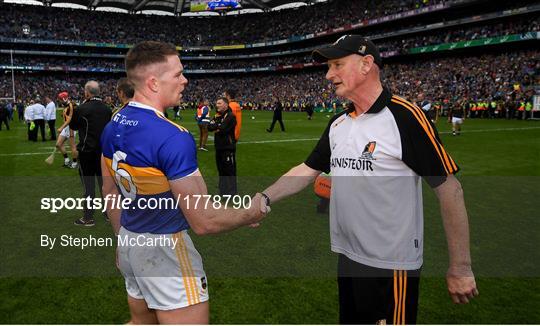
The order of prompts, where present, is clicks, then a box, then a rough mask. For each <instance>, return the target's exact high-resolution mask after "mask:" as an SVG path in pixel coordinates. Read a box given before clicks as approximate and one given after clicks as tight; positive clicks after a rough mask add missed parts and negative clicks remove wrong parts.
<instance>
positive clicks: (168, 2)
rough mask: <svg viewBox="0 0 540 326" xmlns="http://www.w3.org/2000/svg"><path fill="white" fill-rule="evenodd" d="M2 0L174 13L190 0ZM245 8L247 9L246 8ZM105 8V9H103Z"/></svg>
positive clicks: (253, 5) (264, 4) (279, 2)
mask: <svg viewBox="0 0 540 326" xmlns="http://www.w3.org/2000/svg"><path fill="white" fill-rule="evenodd" d="M240 1H241V4H242V9H243V10H242V11H240V12H239V13H242V12H256V11H269V10H272V9H274V8H281V7H288V5H292V6H295V5H296V6H299V5H306V4H313V3H317V2H326V1H327V0H301V1H299V0H296V1H294V0H240ZM4 2H6V3H7V2H16V3H29V4H32V3H33V4H38V3H39V4H43V5H53V6H55V7H63V6H64V5H65V6H66V7H71V6H73V7H85V8H91V9H98V10H102V9H105V8H113V9H120V10H122V11H127V12H132V13H138V12H142V13H146V12H152V11H161V12H166V13H170V14H175V15H181V14H182V13H189V12H190V5H191V0H30V1H28V0H12V1H10V0H5V1H4ZM246 9H247V10H246ZM105 10H106V9H105Z"/></svg>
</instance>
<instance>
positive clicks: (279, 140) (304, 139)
mask: <svg viewBox="0 0 540 326" xmlns="http://www.w3.org/2000/svg"><path fill="white" fill-rule="evenodd" d="M536 129H540V126H539V127H524V128H495V129H472V130H462V131H461V133H475V132H492V131H515V130H536ZM451 133H452V132H451V131H443V132H439V134H451ZM315 140H319V138H294V139H273V140H253V141H241V142H239V143H238V145H248V144H267V143H292V142H301V141H315ZM208 145H209V146H213V145H214V144H208ZM51 148H52V147H51ZM50 154H51V152H39V153H8V154H0V157H2V156H27V155H50Z"/></svg>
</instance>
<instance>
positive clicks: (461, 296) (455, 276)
mask: <svg viewBox="0 0 540 326" xmlns="http://www.w3.org/2000/svg"><path fill="white" fill-rule="evenodd" d="M446 283H447V285H448V293H449V294H450V297H451V298H452V301H453V302H454V303H456V304H463V303H469V300H471V299H472V298H474V297H476V296H478V294H479V292H478V289H477V288H476V281H475V279H474V274H473V272H472V270H471V269H470V268H468V269H466V270H461V271H456V270H454V269H452V268H449V269H448V273H447V274H446Z"/></svg>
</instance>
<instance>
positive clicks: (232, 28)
mask: <svg viewBox="0 0 540 326" xmlns="http://www.w3.org/2000/svg"><path fill="white" fill-rule="evenodd" d="M486 3H487V2H486V1H481V0H480V1H479V0H462V1H405V0H401V1H398V0H395V1H385V2H384V5H381V3H380V2H375V1H367V0H366V1H353V0H345V1H329V2H327V3H321V4H315V5H310V6H304V7H301V8H297V9H287V10H281V11H275V12H273V11H271V12H265V13H257V14H246V15H236V16H234V19H231V17H230V16H220V17H210V18H192V17H172V16H170V17H163V16H153V15H135V14H121V13H110V12H97V11H89V10H76V9H66V8H56V7H54V8H53V7H36V6H24V5H14V4H6V3H4V4H0V10H1V11H2V13H3V14H2V16H0V71H3V72H4V74H2V75H1V77H0V81H1V84H0V97H6V98H7V97H12V96H13V94H12V85H11V75H10V71H11V68H12V63H13V68H15V72H16V73H15V89H16V97H17V99H16V101H23V102H28V101H29V100H31V99H32V98H34V97H36V96H43V95H46V94H54V93H57V92H59V91H63V90H67V91H69V92H70V94H73V98H75V99H81V98H82V94H81V90H82V85H83V84H84V83H85V82H86V81H87V80H88V79H89V78H93V79H97V80H99V81H100V82H101V83H102V84H103V86H104V87H103V89H104V90H105V94H110V95H111V96H113V97H115V95H114V85H115V82H116V80H117V79H118V78H120V77H122V76H124V70H123V60H122V59H123V55H124V54H125V52H126V50H127V48H128V47H129V44H131V43H134V42H137V41H140V40H143V39H145V38H148V35H152V39H157V40H164V41H168V42H171V43H174V44H176V45H177V46H179V48H180V49H181V57H182V61H183V63H184V66H185V69H186V74H187V77H188V79H189V80H190V85H189V86H188V88H187V91H186V94H185V96H184V99H185V101H186V103H187V105H188V106H194V105H195V104H194V103H196V102H197V101H199V100H200V99H201V98H205V99H210V100H211V101H212V100H213V99H214V98H215V97H216V96H217V95H218V94H219V93H220V92H221V91H222V90H223V89H222V88H223V85H226V84H234V85H238V87H239V91H240V94H241V96H240V98H241V100H242V101H243V102H244V103H250V107H256V108H261V109H264V108H266V107H267V106H268V104H269V103H270V102H271V101H272V97H273V96H279V97H280V98H281V99H282V100H283V101H285V102H289V103H290V105H288V106H285V109H286V110H287V109H289V110H297V109H298V110H300V109H301V107H302V103H306V102H309V103H312V104H314V105H315V106H331V105H332V104H331V103H332V102H336V101H338V102H339V101H340V99H336V98H334V95H333V92H332V89H331V85H330V84H329V83H328V82H326V81H325V79H324V69H325V68H324V66H323V65H318V64H315V63H313V62H312V59H311V56H310V52H311V50H312V49H313V48H316V47H318V46H321V45H323V44H327V43H329V42H332V41H334V40H335V39H337V37H339V36H340V35H343V34H344V33H359V34H361V35H365V36H367V37H369V38H371V39H373V40H374V42H375V43H376V44H377V45H378V46H379V47H380V49H381V52H382V54H383V56H384V57H385V59H384V61H385V68H384V74H385V77H386V78H387V84H388V85H389V86H390V87H391V88H392V89H393V90H394V91H395V92H397V93H400V94H402V95H404V96H406V97H408V98H415V97H416V94H418V93H419V92H424V93H425V94H426V96H427V97H428V98H429V99H430V100H433V101H440V102H441V103H448V102H450V103H452V102H455V101H458V100H459V99H461V98H463V97H465V96H466V97H468V98H470V99H471V100H475V101H476V100H477V101H480V100H486V101H487V100H497V101H502V102H505V101H506V100H507V97H508V96H509V94H510V95H511V99H512V101H517V102H519V101H521V100H524V99H525V100H528V99H529V97H530V94H531V91H530V90H531V89H532V88H534V87H535V86H537V85H538V84H539V81H538V78H539V65H540V63H539V61H538V58H539V51H538V50H534V49H535V48H537V45H538V39H539V29H540V18H539V16H538V12H539V11H540V2H539V1H533V2H531V1H519V0H518V1H513V2H512V3H508V2H506V1H491V2H490V4H492V6H489V7H488V6H485V4H486ZM426 13H429V15H426ZM118 17H121V18H122V20H123V21H124V22H125V23H124V24H122V27H118V25H117V24H116V21H117V19H118ZM96 19H99V21H100V24H99V25H98V26H96V24H95V23H94V21H95V20H96ZM356 22H358V23H356ZM268 26H272V28H267V27H268ZM113 27H114V28H113ZM135 27H136V28H135ZM299 31H301V33H299ZM95 42H98V43H95ZM250 42H256V43H250ZM230 44H236V45H235V46H232V47H231V46H229V47H228V46H227V45H230ZM509 45H511V47H509ZM12 56H13V62H12V61H11V60H12ZM493 62H496V63H497V64H493ZM434 71H435V72H437V73H433V72H434ZM478 85H481V87H479V86H478ZM291 88H292V91H291ZM533 92H534V91H533Z"/></svg>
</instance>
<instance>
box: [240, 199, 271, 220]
mask: <svg viewBox="0 0 540 326" xmlns="http://www.w3.org/2000/svg"><path fill="white" fill-rule="evenodd" d="M270 211H271V209H270V198H269V197H268V196H267V195H266V194H263V193H256V194H255V196H254V197H253V199H252V201H251V206H250V207H249V209H247V210H246V213H247V217H248V219H249V226H250V227H258V226H259V225H260V222H261V221H262V220H263V219H264V218H265V217H266V214H268V213H270Z"/></svg>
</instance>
